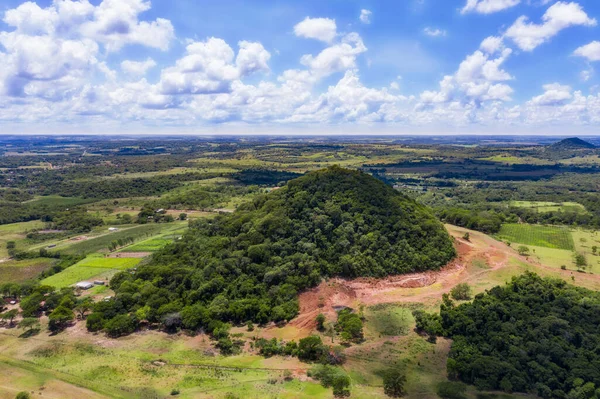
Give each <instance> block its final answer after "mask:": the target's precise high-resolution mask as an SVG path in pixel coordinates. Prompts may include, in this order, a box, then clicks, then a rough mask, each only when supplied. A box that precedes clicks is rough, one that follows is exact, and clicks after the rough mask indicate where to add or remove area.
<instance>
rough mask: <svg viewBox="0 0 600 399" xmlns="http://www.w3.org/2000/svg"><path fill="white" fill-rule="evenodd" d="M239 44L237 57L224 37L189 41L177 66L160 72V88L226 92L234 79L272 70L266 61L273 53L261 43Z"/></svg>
mask: <svg viewBox="0 0 600 399" xmlns="http://www.w3.org/2000/svg"><path fill="white" fill-rule="evenodd" d="M238 45H239V47H240V50H239V52H238V55H237V58H235V54H234V52H233V49H232V48H231V47H230V46H229V45H228V44H227V43H226V42H225V41H224V40H223V39H218V38H215V37H211V38H209V39H207V40H206V41H203V42H192V43H190V44H188V46H187V47H186V55H185V56H184V57H183V58H181V59H179V60H177V62H176V64H175V66H173V67H169V68H166V69H164V70H163V71H162V72H161V78H160V82H159V84H158V86H159V88H160V92H161V93H162V94H167V95H181V94H214V93H226V92H229V91H230V89H231V83H232V82H233V81H235V80H237V79H240V78H242V77H244V76H248V75H250V74H253V73H256V72H259V71H263V72H268V71H269V66H268V65H267V62H268V61H269V59H270V57H271V55H270V54H269V52H268V51H266V50H265V49H264V47H263V46H262V44H260V43H253V42H247V41H241V42H239V43H238ZM234 58H235V62H234Z"/></svg>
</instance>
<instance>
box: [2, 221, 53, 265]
mask: <svg viewBox="0 0 600 399" xmlns="http://www.w3.org/2000/svg"><path fill="white" fill-rule="evenodd" d="M43 227H44V223H43V222H41V221H39V220H34V221H31V222H21V223H11V224H3V225H0V259H5V258H8V250H7V249H6V243H7V242H8V241H14V242H15V244H16V245H17V249H19V250H22V249H26V248H25V247H26V245H25V242H24V240H25V234H26V233H27V232H29V231H31V230H35V229H41V228H43Z"/></svg>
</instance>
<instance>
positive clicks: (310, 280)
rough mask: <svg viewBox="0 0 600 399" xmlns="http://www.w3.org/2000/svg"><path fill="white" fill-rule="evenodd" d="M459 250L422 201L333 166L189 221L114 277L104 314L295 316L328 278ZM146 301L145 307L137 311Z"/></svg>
mask: <svg viewBox="0 0 600 399" xmlns="http://www.w3.org/2000/svg"><path fill="white" fill-rule="evenodd" d="M454 256H455V251H454V247H453V245H452V240H451V239H450V237H449V235H448V234H447V232H446V231H445V229H444V227H443V226H442V224H441V223H440V222H439V221H438V220H437V219H436V218H435V217H434V216H433V214H432V213H431V212H430V211H429V210H428V209H427V208H426V207H424V206H423V205H419V204H417V203H416V202H415V201H414V200H412V199H410V198H408V197H407V196H405V195H403V194H401V193H399V192H398V191H396V190H394V189H392V188H391V187H389V186H387V185H385V184H384V183H382V182H381V181H379V180H377V179H375V178H373V177H371V176H369V175H368V174H365V173H362V172H359V171H351V170H346V169H342V168H339V167H331V168H328V169H324V170H320V171H317V172H312V173H309V174H307V175H305V176H302V177H300V178H297V179H295V180H292V181H290V182H289V183H288V184H287V185H286V186H285V187H283V188H281V189H279V190H275V191H273V192H271V193H269V194H266V195H261V196H258V197H256V198H255V199H254V200H253V201H252V202H249V203H247V204H244V205H242V206H240V207H239V208H238V210H237V211H236V212H234V213H233V214H230V215H222V216H219V217H217V218H215V219H212V220H202V219H201V220H198V221H195V222H192V223H190V231H189V232H188V233H187V234H186V235H185V236H184V237H183V239H182V240H180V241H178V242H177V243H174V244H172V245H170V246H168V247H166V248H165V249H164V250H162V251H161V252H159V253H157V254H156V255H155V257H154V259H153V261H152V262H151V263H150V264H148V265H146V266H141V267H139V269H138V270H137V272H136V273H135V274H132V273H129V272H125V273H121V274H118V275H116V276H115V277H114V278H113V280H112V281H111V287H112V288H113V289H114V290H115V291H116V293H117V295H116V296H115V298H114V300H113V301H111V302H109V303H108V304H107V305H103V308H106V309H104V310H102V311H101V310H99V309H97V310H96V311H97V312H100V311H101V312H102V313H103V317H104V318H106V319H111V318H113V317H115V316H116V315H117V314H126V313H133V312H137V313H138V314H140V315H143V317H144V318H145V319H146V320H148V321H150V322H159V321H160V320H161V319H162V318H163V317H164V316H165V315H173V314H175V313H180V312H181V314H182V316H183V317H182V323H183V326H184V327H185V328H191V329H194V328H206V327H209V325H210V322H211V321H213V320H220V321H223V322H228V321H231V322H234V323H242V322H246V321H248V320H252V321H254V322H258V323H265V322H268V321H275V322H279V321H284V320H290V319H292V318H293V317H295V316H296V314H297V312H298V303H297V295H298V293H299V292H300V291H301V290H304V289H306V288H309V287H312V286H315V285H316V284H318V283H319V282H320V281H321V279H322V278H323V277H325V276H345V277H358V276H376V277H383V276H387V275H391V274H401V273H408V272H414V271H424V270H432V269H439V268H440V267H442V266H443V265H445V264H446V263H447V262H448V261H449V260H451V259H452V258H453V257H454ZM140 309H143V312H140V311H139V310H140Z"/></svg>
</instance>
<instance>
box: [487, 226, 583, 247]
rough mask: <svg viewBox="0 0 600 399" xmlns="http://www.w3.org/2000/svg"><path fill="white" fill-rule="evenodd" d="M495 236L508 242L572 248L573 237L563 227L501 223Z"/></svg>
mask: <svg viewBox="0 0 600 399" xmlns="http://www.w3.org/2000/svg"><path fill="white" fill-rule="evenodd" d="M497 237H498V238H499V239H501V240H503V241H508V242H510V243H518V244H523V245H535V246H538V247H546V248H556V249H567V250H571V251H572V250H574V249H575V246H574V244H573V237H571V232H570V231H569V230H568V229H567V228H565V227H556V226H540V225H531V224H503V225H502V228H501V229H500V232H499V233H498V234H497Z"/></svg>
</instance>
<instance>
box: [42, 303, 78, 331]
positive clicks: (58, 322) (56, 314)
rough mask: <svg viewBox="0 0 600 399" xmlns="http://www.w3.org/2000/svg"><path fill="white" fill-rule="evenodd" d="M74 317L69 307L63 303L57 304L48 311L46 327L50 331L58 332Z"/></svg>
mask: <svg viewBox="0 0 600 399" xmlns="http://www.w3.org/2000/svg"><path fill="white" fill-rule="evenodd" d="M74 318H75V314H74V313H73V311H72V310H71V309H69V308H68V307H66V306H64V305H60V306H58V307H57V308H56V309H54V310H53V311H52V313H50V316H48V319H49V320H50V323H48V329H49V330H50V331H52V332H59V331H61V330H64V329H65V328H66V327H67V324H68V323H69V322H71V321H72V320H73V319H74Z"/></svg>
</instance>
